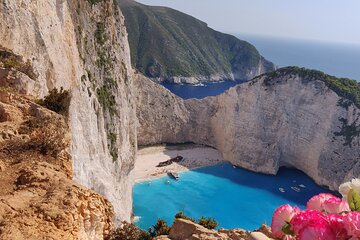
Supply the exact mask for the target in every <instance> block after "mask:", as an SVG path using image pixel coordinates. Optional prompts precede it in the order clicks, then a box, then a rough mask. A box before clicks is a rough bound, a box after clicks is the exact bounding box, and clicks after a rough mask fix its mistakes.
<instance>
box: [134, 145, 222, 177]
mask: <svg viewBox="0 0 360 240" xmlns="http://www.w3.org/2000/svg"><path fill="white" fill-rule="evenodd" d="M176 156H182V157H184V159H183V160H182V161H181V162H179V163H172V164H171V165H169V166H165V167H156V165H158V164H159V163H160V162H164V161H167V160H169V159H171V158H174V157H176ZM222 162H225V160H224V159H223V157H222V156H221V154H220V152H219V151H218V150H216V149H214V148H210V147H206V146H203V145H196V144H178V145H157V146H151V147H145V148H141V149H139V151H138V153H137V156H136V161H135V166H134V169H133V170H132V172H131V174H132V177H133V179H134V181H135V182H140V181H146V180H151V179H154V178H158V177H162V176H165V175H167V172H169V171H174V172H183V171H188V170H189V169H194V168H198V167H204V166H211V165H216V164H219V163H222Z"/></svg>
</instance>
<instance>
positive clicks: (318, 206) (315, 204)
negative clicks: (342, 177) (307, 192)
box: [306, 193, 336, 212]
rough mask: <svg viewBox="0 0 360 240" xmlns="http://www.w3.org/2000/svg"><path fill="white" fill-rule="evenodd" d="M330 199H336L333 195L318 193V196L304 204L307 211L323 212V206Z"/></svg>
mask: <svg viewBox="0 0 360 240" xmlns="http://www.w3.org/2000/svg"><path fill="white" fill-rule="evenodd" d="M330 198H336V197H335V196H334V195H332V194H329V193H320V194H319V195H315V196H313V197H312V198H311V199H310V200H309V201H308V202H307V204H306V208H307V209H309V210H318V211H320V212H321V211H323V210H324V207H323V204H324V202H325V201H326V200H328V199H330Z"/></svg>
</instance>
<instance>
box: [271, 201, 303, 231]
mask: <svg viewBox="0 0 360 240" xmlns="http://www.w3.org/2000/svg"><path fill="white" fill-rule="evenodd" d="M299 212H300V209H299V208H298V207H291V206H290V205H289V204H286V205H282V206H280V207H278V208H277V209H276V210H275V212H274V215H273V217H272V221H271V231H272V233H273V235H274V237H276V238H281V237H283V236H284V235H285V233H284V232H283V231H282V229H283V227H284V226H285V225H286V224H288V223H289V222H290V221H291V219H292V218H293V216H295V215H296V214H297V213H299Z"/></svg>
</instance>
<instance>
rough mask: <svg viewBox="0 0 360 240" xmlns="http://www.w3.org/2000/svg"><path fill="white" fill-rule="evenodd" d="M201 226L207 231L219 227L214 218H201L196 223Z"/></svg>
mask: <svg viewBox="0 0 360 240" xmlns="http://www.w3.org/2000/svg"><path fill="white" fill-rule="evenodd" d="M198 223H199V224H200V225H201V226H203V227H206V228H207V229H214V228H217V226H218V225H219V224H218V223H217V221H216V220H215V219H214V218H206V217H201V218H200V219H199V222H198Z"/></svg>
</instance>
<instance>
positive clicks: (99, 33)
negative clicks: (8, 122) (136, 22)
mask: <svg viewBox="0 0 360 240" xmlns="http://www.w3.org/2000/svg"><path fill="white" fill-rule="evenodd" d="M0 22H1V24H0V47H4V48H6V49H9V50H11V51H12V52H13V53H14V54H16V55H17V56H20V58H22V59H23V61H24V62H29V63H30V64H31V65H32V67H33V70H34V73H35V74H34V76H32V77H28V76H24V74H22V73H19V72H17V73H16V74H15V73H14V69H11V68H10V69H3V68H1V66H0V77H1V79H4V78H7V79H8V81H7V82H2V84H0V86H4V85H12V86H16V87H18V88H20V89H18V90H21V91H22V92H23V93H24V94H28V95H33V96H36V97H43V96H44V95H46V94H47V92H48V91H49V90H51V89H53V88H54V87H56V88H60V87H63V88H64V89H70V90H71V104H70V109H69V113H70V115H69V124H70V129H71V135H72V137H71V138H72V147H71V155H72V161H73V169H74V178H75V179H76V180H77V181H78V182H79V183H81V184H83V185H85V186H87V187H89V188H91V189H93V190H95V191H97V192H99V193H101V194H103V195H105V196H106V197H107V198H108V199H109V200H110V201H111V202H112V203H113V205H114V209H115V212H116V217H117V218H118V220H130V216H131V210H132V202H131V185H132V183H131V181H130V180H129V179H128V178H127V175H128V173H129V171H130V170H131V169H132V167H133V162H134V155H135V152H136V147H137V143H136V127H135V125H136V115H135V104H134V97H133V95H132V94H133V92H132V91H133V90H132V89H133V86H132V84H133V80H132V69H131V64H130V53H129V47H128V42H127V33H126V30H125V27H124V19H123V17H122V14H121V12H120V10H119V9H118V8H117V7H116V6H115V5H114V4H113V1H112V0H105V1H99V3H97V4H94V5H92V4H90V2H89V1H86V0H80V1H72V0H69V1H47V0H40V1H30V0H25V1H12V0H4V1H2V3H1V5H0ZM1 49H2V48H0V50H1ZM20 58H18V57H16V58H15V59H20Z"/></svg>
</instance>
